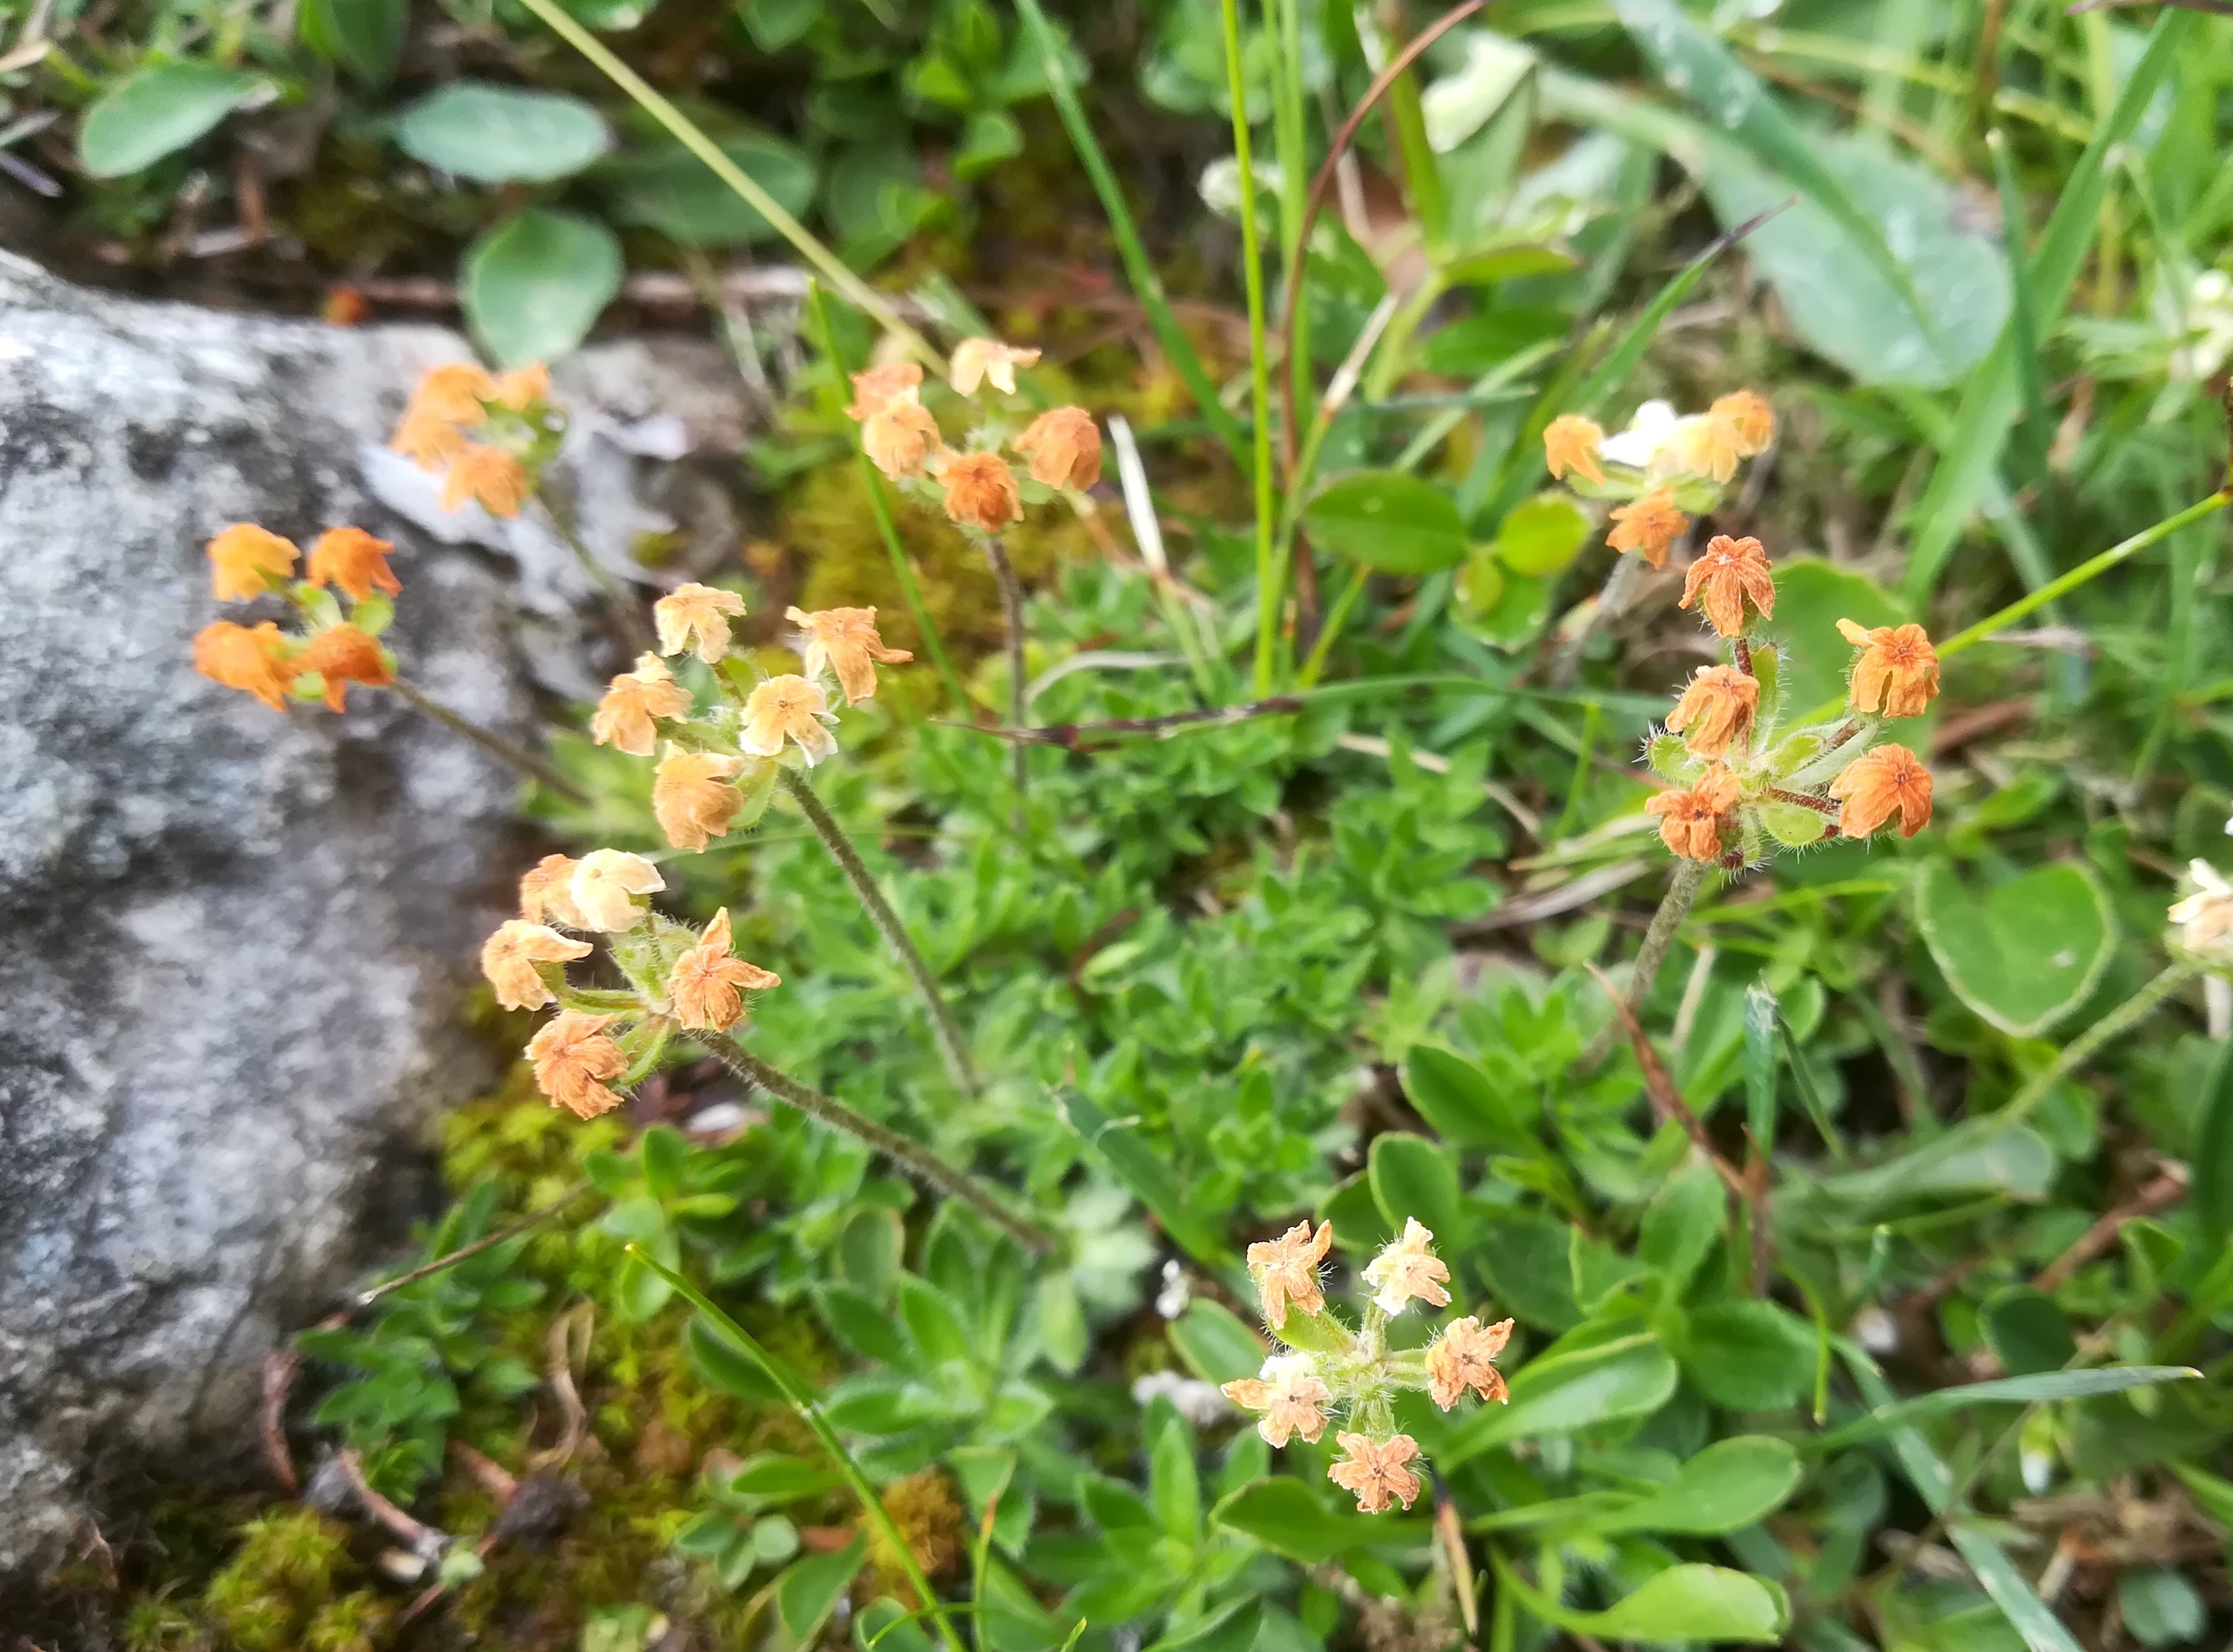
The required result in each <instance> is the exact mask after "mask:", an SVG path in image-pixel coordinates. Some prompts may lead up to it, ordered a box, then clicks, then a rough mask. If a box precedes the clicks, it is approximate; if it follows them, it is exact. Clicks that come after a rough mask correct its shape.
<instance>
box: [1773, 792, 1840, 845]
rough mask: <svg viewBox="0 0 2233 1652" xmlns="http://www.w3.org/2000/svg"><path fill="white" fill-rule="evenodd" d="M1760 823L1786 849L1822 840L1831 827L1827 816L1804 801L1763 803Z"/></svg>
mask: <svg viewBox="0 0 2233 1652" xmlns="http://www.w3.org/2000/svg"><path fill="white" fill-rule="evenodd" d="M1760 823H1761V825H1762V826H1764V827H1766V828H1767V829H1768V836H1770V837H1772V838H1774V840H1775V841H1776V842H1779V843H1781V844H1782V845H1783V846H1784V847H1785V848H1786V849H1805V848H1806V847H1807V845H1808V844H1809V843H1816V842H1820V841H1821V838H1822V834H1823V833H1825V832H1826V831H1828V830H1829V829H1830V821H1829V817H1828V816H1826V815H1824V814H1823V813H1822V812H1821V810H1818V809H1809V808H1807V807H1806V806H1805V805H1804V804H1802V803H1762V804H1761V805H1760Z"/></svg>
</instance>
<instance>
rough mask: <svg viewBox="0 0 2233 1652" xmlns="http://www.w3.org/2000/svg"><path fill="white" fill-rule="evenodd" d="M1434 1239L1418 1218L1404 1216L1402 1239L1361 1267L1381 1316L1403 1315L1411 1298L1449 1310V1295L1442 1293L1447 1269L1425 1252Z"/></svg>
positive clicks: (1431, 1253) (1430, 1252) (1445, 1292)
mask: <svg viewBox="0 0 2233 1652" xmlns="http://www.w3.org/2000/svg"><path fill="white" fill-rule="evenodd" d="M1434 1239H1435V1235H1434V1232H1433V1231H1432V1230H1431V1229H1429V1228H1426V1227H1422V1226H1420V1225H1419V1219H1418V1218H1417V1217H1416V1216H1406V1217H1405V1218H1404V1219H1403V1238H1401V1239H1396V1240H1394V1241H1393V1242H1391V1243H1390V1244H1389V1245H1388V1246H1385V1247H1384V1248H1383V1250H1382V1251H1381V1252H1380V1254H1379V1255H1377V1256H1376V1257H1374V1258H1373V1259H1372V1260H1370V1262H1368V1263H1366V1264H1365V1265H1364V1283H1365V1284H1367V1285H1370V1286H1371V1287H1372V1288H1373V1297H1372V1300H1373V1303H1374V1304H1375V1305H1376V1306H1377V1307H1378V1308H1379V1310H1380V1311H1381V1312H1382V1313H1384V1314H1399V1313H1402V1312H1403V1308H1404V1305H1405V1304H1407V1303H1409V1301H1410V1300H1411V1299H1412V1298H1414V1297H1416V1298H1418V1299H1419V1300H1420V1301H1422V1302H1423V1303H1425V1304H1427V1305H1428V1306H1429V1307H1430V1308H1447V1307H1448V1306H1449V1302H1450V1293H1449V1291H1445V1290H1443V1289H1442V1285H1443V1283H1444V1282H1445V1281H1447V1280H1448V1279H1449V1277H1450V1270H1449V1264H1448V1263H1446V1262H1443V1261H1442V1260H1440V1259H1437V1258H1436V1255H1435V1253H1434V1252H1432V1251H1431V1250H1429V1249H1428V1248H1427V1247H1428V1246H1430V1245H1431V1244H1433V1243H1434Z"/></svg>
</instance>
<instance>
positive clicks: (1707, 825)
mask: <svg viewBox="0 0 2233 1652" xmlns="http://www.w3.org/2000/svg"><path fill="white" fill-rule="evenodd" d="M1743 795H1744V794H1743V789H1742V788H1741V787H1740V786H1739V785H1738V784H1737V778H1736V777H1735V775H1733V774H1731V773H1730V772H1729V771H1728V770H1727V769H1725V768H1723V767H1722V765H1721V764H1718V763H1716V764H1714V766H1713V767H1712V768H1710V769H1709V770H1707V771H1706V772H1705V773H1703V774H1702V775H1700V776H1699V777H1698V779H1697V784H1695V785H1693V786H1691V787H1690V788H1689V790H1686V791H1663V792H1661V793H1660V794H1659V795H1658V796H1657V797H1651V798H1648V799H1646V800H1645V803H1644V813H1645V814H1647V815H1657V816H1659V841H1660V842H1663V843H1664V844H1666V845H1667V847H1668V849H1670V851H1671V852H1673V853H1674V854H1676V855H1681V856H1682V857H1683V859H1684V860H1686V861H1715V860H1719V859H1720V858H1721V853H1722V816H1724V815H1726V814H1728V812H1729V810H1732V809H1734V808H1735V807H1736V805H1737V799H1738V798H1739V797H1742V796H1743Z"/></svg>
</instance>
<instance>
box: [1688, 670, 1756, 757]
mask: <svg viewBox="0 0 2233 1652" xmlns="http://www.w3.org/2000/svg"><path fill="white" fill-rule="evenodd" d="M1759 707H1760V679H1758V678H1757V677H1755V676H1754V675H1752V674H1751V673H1749V672H1743V671H1739V670H1738V669H1737V668H1736V667H1735V666H1707V667H1704V668H1702V670H1701V671H1700V672H1699V673H1698V674H1697V675H1696V676H1695V677H1693V678H1691V679H1690V685H1689V687H1687V688H1685V689H1684V690H1683V698H1682V699H1679V700H1677V701H1676V705H1675V709H1674V710H1673V711H1672V712H1670V713H1669V714H1668V718H1667V726H1668V727H1669V728H1670V729H1672V730H1673V731H1674V732H1676V733H1677V734H1687V736H1688V739H1689V747H1690V749H1691V750H1692V751H1695V752H1696V753H1697V754H1698V755H1699V756H1700V757H1702V758H1717V757H1720V756H1722V754H1723V753H1724V752H1726V751H1728V749H1729V747H1730V746H1732V745H1738V744H1741V742H1743V741H1744V740H1745V739H1746V738H1748V737H1749V736H1750V735H1751V733H1752V719H1753V713H1754V712H1755V711H1757V710H1758V709H1759Z"/></svg>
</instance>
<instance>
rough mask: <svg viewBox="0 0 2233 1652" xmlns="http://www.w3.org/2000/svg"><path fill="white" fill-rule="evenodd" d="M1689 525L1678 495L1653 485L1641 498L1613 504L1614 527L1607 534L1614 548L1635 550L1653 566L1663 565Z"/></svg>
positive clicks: (1662, 566) (1608, 541)
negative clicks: (1670, 548) (1626, 502)
mask: <svg viewBox="0 0 2233 1652" xmlns="http://www.w3.org/2000/svg"><path fill="white" fill-rule="evenodd" d="M1689 525H1690V518H1689V517H1688V516H1687V515H1685V514H1684V513H1683V508H1682V507H1681V506H1680V505H1678V504H1676V503H1675V495H1674V494H1673V493H1672V492H1670V491H1669V490H1667V489H1666V488H1654V489H1652V490H1651V491H1650V492H1649V493H1647V494H1645V495H1644V497H1643V498H1640V499H1632V500H1631V501H1630V502H1629V503H1628V504H1617V505H1615V506H1614V507H1613V510H1612V531H1611V533H1609V534H1607V535H1606V536H1605V543H1607V544H1608V545H1611V547H1612V548H1613V549H1614V550H1627V551H1633V552H1635V553H1636V554H1637V556H1641V557H1643V558H1644V561H1645V562H1646V563H1649V564H1650V566H1652V567H1654V568H1664V567H1666V566H1667V551H1668V549H1669V547H1670V546H1671V545H1673V544H1674V543H1675V542H1676V540H1677V539H1679V538H1681V537H1683V530H1684V529H1686V528H1688V527H1689Z"/></svg>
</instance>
